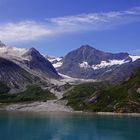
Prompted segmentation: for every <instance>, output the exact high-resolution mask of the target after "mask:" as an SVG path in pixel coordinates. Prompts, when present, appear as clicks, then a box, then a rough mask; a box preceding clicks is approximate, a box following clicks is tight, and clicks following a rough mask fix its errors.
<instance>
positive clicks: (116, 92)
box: [64, 67, 140, 113]
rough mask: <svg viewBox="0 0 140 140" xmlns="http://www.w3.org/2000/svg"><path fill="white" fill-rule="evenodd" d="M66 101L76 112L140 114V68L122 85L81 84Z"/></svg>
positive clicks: (67, 96)
mask: <svg viewBox="0 0 140 140" xmlns="http://www.w3.org/2000/svg"><path fill="white" fill-rule="evenodd" d="M64 99H68V105H70V106H71V107H73V108H74V109H75V110H84V111H93V112H122V113H124V112H127V113H132V112H137V113H138V112H139V113H140V67H139V68H137V69H136V70H135V71H134V72H133V73H132V75H131V76H130V77H129V79H127V80H126V81H124V82H123V83H122V84H119V85H117V86H114V87H110V86H108V85H106V84H105V83H85V84H80V85H78V86H76V87H75V88H74V89H72V90H71V91H69V92H67V93H66V94H65V96H64Z"/></svg>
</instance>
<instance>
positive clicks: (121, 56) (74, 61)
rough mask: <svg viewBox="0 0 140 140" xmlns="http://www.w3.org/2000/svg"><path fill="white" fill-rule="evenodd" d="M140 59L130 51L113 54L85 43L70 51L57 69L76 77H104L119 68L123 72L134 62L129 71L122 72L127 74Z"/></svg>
mask: <svg viewBox="0 0 140 140" xmlns="http://www.w3.org/2000/svg"><path fill="white" fill-rule="evenodd" d="M139 60H140V56H132V55H129V54H128V53H116V54H113V53H108V52H103V51H100V50H97V49H95V48H93V47H91V46H89V45H83V46H81V47H80V48H78V49H76V50H74V51H71V52H69V53H68V54H67V55H66V56H65V57H64V58H63V60H61V62H62V65H61V66H60V67H58V68H57V69H58V71H59V72H60V73H62V74H64V75H68V76H71V77H74V78H84V79H102V78H103V77H104V78H107V77H110V76H111V75H112V76H113V74H114V73H115V71H117V70H118V71H119V72H120V73H121V72H123V70H124V69H125V67H128V66H130V65H132V64H134V66H133V67H132V68H130V69H128V70H127V72H126V71H125V72H124V73H123V74H121V75H124V76H125V75H126V74H127V73H129V72H130V71H131V69H133V68H135V66H137V67H138V66H140V65H139V64H138V63H139ZM136 61H137V63H136V64H135V62H136ZM54 66H55V65H54ZM122 66H123V67H122ZM119 72H117V75H116V77H119ZM124 76H123V77H124ZM123 77H122V78H123ZM119 78H120V77H119Z"/></svg>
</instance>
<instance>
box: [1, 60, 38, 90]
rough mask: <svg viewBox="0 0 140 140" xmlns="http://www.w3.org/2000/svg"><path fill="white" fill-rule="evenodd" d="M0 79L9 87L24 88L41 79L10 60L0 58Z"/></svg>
mask: <svg viewBox="0 0 140 140" xmlns="http://www.w3.org/2000/svg"><path fill="white" fill-rule="evenodd" d="M0 81H1V82H3V83H5V84H6V85H7V86H8V87H10V88H11V89H17V90H18V89H19V90H22V89H25V88H26V86H27V85H31V84H39V83H40V82H41V80H40V79H39V78H38V77H36V76H34V75H32V74H30V73H28V72H27V71H25V70H24V69H22V68H21V67H20V66H18V65H17V64H15V63H14V62H12V61H9V60H7V59H4V58H0Z"/></svg>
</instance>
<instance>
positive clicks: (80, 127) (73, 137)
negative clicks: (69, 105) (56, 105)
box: [0, 112, 140, 140]
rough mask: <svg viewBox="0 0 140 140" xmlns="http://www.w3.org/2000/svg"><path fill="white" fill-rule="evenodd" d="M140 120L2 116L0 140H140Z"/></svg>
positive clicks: (14, 114)
mask: <svg viewBox="0 0 140 140" xmlns="http://www.w3.org/2000/svg"><path fill="white" fill-rule="evenodd" d="M139 127H140V118H139V117H120V116H118V117H114V116H92V115H70V114H69V115H68V114H50V115H47V114H39V115H37V114H21V113H2V112H1V113H0V140H140V128H139Z"/></svg>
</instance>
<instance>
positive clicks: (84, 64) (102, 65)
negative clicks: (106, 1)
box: [79, 59, 129, 70]
mask: <svg viewBox="0 0 140 140" xmlns="http://www.w3.org/2000/svg"><path fill="white" fill-rule="evenodd" d="M127 62H129V61H126V60H124V59H123V60H116V59H114V60H109V61H101V63H100V64H97V65H89V64H88V62H85V61H83V62H82V63H80V64H79V66H80V67H81V68H84V69H87V68H92V69H94V70H98V69H102V68H106V67H110V66H113V65H122V64H124V63H127Z"/></svg>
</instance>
